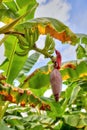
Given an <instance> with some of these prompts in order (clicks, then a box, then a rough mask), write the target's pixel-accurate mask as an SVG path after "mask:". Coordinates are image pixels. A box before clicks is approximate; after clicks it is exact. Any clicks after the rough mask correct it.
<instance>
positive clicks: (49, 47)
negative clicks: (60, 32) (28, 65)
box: [44, 34, 55, 54]
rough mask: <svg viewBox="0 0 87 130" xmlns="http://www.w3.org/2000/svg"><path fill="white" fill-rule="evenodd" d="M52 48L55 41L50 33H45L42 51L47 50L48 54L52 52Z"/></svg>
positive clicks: (53, 48)
mask: <svg viewBox="0 0 87 130" xmlns="http://www.w3.org/2000/svg"><path fill="white" fill-rule="evenodd" d="M54 50H55V42H54V40H53V38H52V37H51V36H50V34H47V36H46V40H45V47H44V51H46V52H48V53H49V54H53V53H54Z"/></svg>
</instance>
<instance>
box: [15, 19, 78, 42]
mask: <svg viewBox="0 0 87 130" xmlns="http://www.w3.org/2000/svg"><path fill="white" fill-rule="evenodd" d="M31 27H32V28H35V27H37V28H38V30H39V33H40V34H42V35H46V34H48V33H49V34H50V35H51V36H52V37H54V38H56V39H58V40H60V41H62V42H63V43H64V42H68V43H71V44H75V43H76V41H77V36H76V35H75V34H74V33H73V32H72V31H71V30H70V29H69V27H68V26H66V25H64V24H63V23H62V22H60V21H59V20H57V19H54V18H48V17H42V18H35V19H32V20H29V21H27V22H25V23H22V24H19V25H17V26H16V27H15V29H16V30H18V31H21V32H24V29H25V28H27V29H28V28H31Z"/></svg>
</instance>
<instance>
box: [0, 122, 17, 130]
mask: <svg viewBox="0 0 87 130" xmlns="http://www.w3.org/2000/svg"><path fill="white" fill-rule="evenodd" d="M0 129H1V130H15V129H13V128H9V127H7V126H6V124H5V123H4V122H0Z"/></svg>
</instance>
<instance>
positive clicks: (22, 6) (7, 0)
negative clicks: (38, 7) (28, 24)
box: [0, 0, 37, 23]
mask: <svg viewBox="0 0 87 130" xmlns="http://www.w3.org/2000/svg"><path fill="white" fill-rule="evenodd" d="M36 3H37V2H36V0H32V1H28V0H26V1H25V0H22V1H21V2H20V1H19V0H16V1H14V0H3V2H2V3H1V4H0V18H1V21H3V22H4V23H10V22H11V21H13V19H16V18H17V17H19V16H21V15H23V14H24V13H26V12H27V11H29V10H31V8H32V7H33V6H34V5H35V4H36ZM34 12H35V9H34V10H33V11H32V13H31V15H29V14H28V15H27V17H26V18H25V20H26V19H30V18H33V17H34ZM3 15H4V17H3Z"/></svg>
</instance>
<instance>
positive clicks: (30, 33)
mask: <svg viewBox="0 0 87 130" xmlns="http://www.w3.org/2000/svg"><path fill="white" fill-rule="evenodd" d="M38 37H39V31H38V28H37V27H33V28H28V29H27V28H26V29H25V38H26V40H27V42H28V44H29V47H30V48H32V47H33V46H34V44H35V42H36V41H37V40H38Z"/></svg>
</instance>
